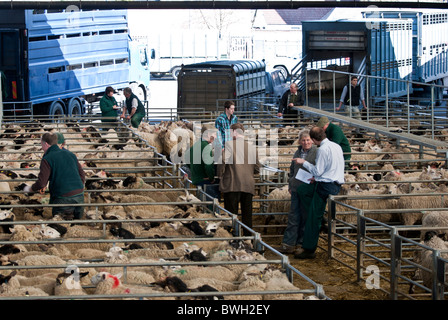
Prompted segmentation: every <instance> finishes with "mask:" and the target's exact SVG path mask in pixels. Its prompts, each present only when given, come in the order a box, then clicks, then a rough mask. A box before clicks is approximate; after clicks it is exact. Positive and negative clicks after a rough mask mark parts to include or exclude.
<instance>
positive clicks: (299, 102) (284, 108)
mask: <svg viewBox="0 0 448 320" xmlns="http://www.w3.org/2000/svg"><path fill="white" fill-rule="evenodd" d="M290 94H291V90H288V91H286V92H285V93H284V94H283V96H282V98H281V99H280V103H279V105H278V113H282V114H297V110H292V109H289V108H288V97H289V95H290ZM303 104H304V100H303V94H302V91H300V90H297V98H296V100H295V101H294V105H295V106H303Z"/></svg>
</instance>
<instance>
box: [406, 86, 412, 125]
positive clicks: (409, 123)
mask: <svg viewBox="0 0 448 320" xmlns="http://www.w3.org/2000/svg"><path fill="white" fill-rule="evenodd" d="M409 84H410V83H409V81H407V89H406V95H407V106H408V133H411V118H410V114H409V105H410V103H411V101H410V97H409V92H410V89H409Z"/></svg>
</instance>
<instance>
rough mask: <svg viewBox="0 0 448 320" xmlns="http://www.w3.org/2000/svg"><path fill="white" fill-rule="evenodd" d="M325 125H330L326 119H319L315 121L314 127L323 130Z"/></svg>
mask: <svg viewBox="0 0 448 320" xmlns="http://www.w3.org/2000/svg"><path fill="white" fill-rule="evenodd" d="M327 123H330V120H328V118H327V117H321V118H320V119H319V121H317V123H316V126H318V127H319V128H323V127H324V126H325V125H326V124H327Z"/></svg>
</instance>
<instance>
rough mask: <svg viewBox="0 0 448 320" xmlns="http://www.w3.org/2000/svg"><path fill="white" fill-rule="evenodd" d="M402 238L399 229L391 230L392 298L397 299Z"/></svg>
mask: <svg viewBox="0 0 448 320" xmlns="http://www.w3.org/2000/svg"><path fill="white" fill-rule="evenodd" d="M401 258H402V240H401V238H399V237H397V229H396V228H392V232H391V264H390V268H391V272H390V299H391V300H397V298H398V295H397V292H398V275H400V274H401Z"/></svg>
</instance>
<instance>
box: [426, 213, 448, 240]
mask: <svg viewBox="0 0 448 320" xmlns="http://www.w3.org/2000/svg"><path fill="white" fill-rule="evenodd" d="M422 214H423V217H422V227H441V228H443V227H446V228H445V229H440V230H435V231H436V232H437V233H438V235H439V237H440V236H441V235H443V238H444V240H446V241H448V211H423V212H422Z"/></svg>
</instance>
